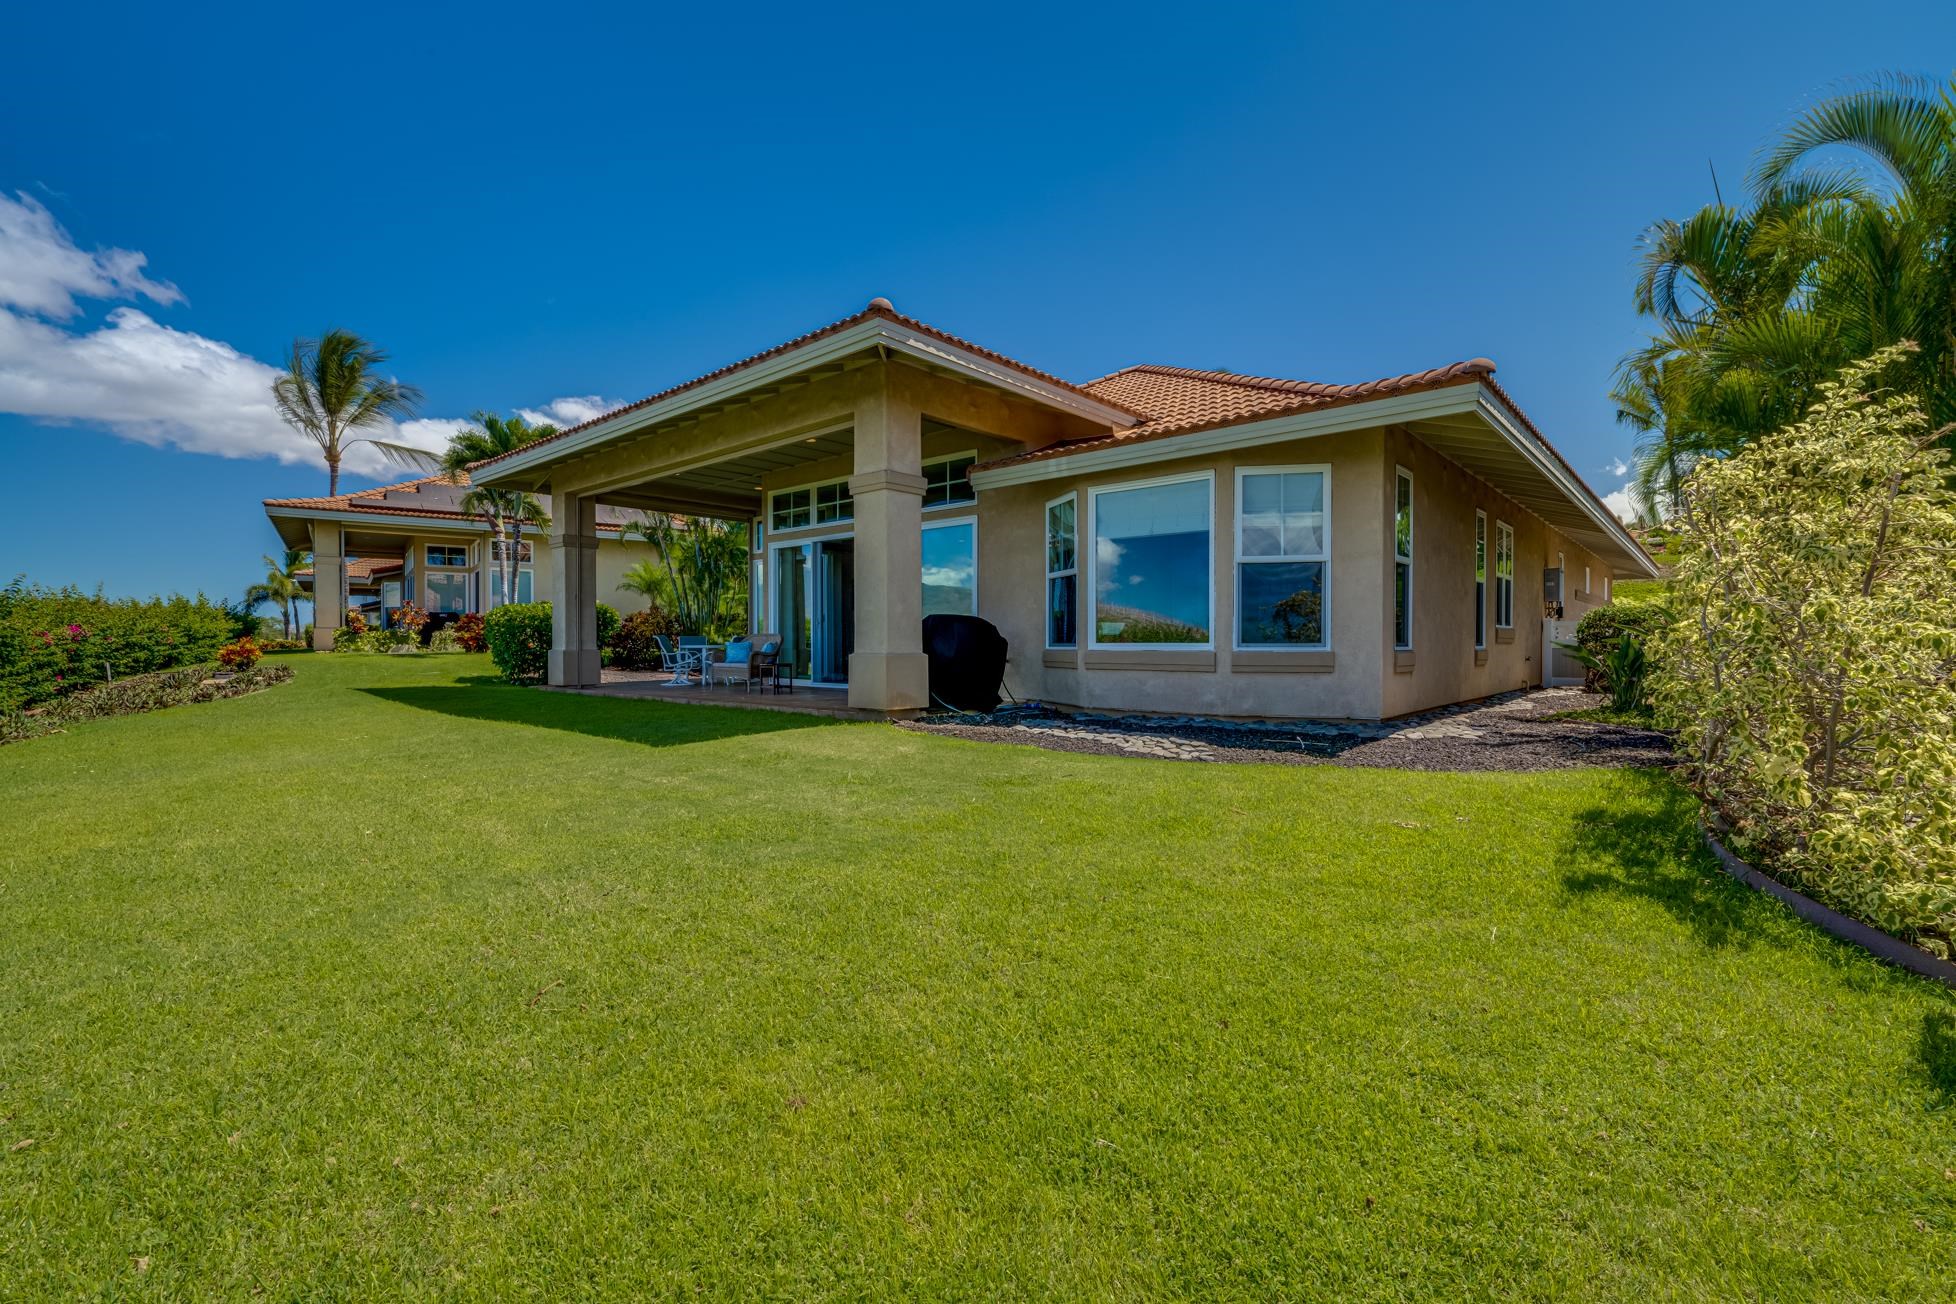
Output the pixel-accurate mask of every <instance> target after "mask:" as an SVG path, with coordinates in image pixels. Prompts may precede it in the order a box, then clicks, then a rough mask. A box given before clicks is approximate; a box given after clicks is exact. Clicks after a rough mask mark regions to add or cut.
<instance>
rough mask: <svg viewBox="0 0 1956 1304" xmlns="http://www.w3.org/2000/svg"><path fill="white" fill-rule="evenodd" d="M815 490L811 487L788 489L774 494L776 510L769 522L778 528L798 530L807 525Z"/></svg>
mask: <svg viewBox="0 0 1956 1304" xmlns="http://www.w3.org/2000/svg"><path fill="white" fill-rule="evenodd" d="M813 492H814V491H813V490H809V489H788V490H784V491H783V492H781V493H778V494H776V495H774V499H773V502H774V512H773V515H772V517H771V518H770V519H769V524H771V525H772V526H773V527H774V528H775V529H777V530H798V529H800V528H801V527H802V526H804V525H807V524H808V521H809V510H810V509H809V502H810V499H811V497H812V496H813Z"/></svg>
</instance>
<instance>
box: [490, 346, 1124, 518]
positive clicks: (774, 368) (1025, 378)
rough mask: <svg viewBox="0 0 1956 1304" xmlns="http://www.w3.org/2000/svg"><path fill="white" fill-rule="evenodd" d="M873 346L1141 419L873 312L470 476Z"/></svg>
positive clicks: (517, 481) (673, 416)
mask: <svg viewBox="0 0 1956 1304" xmlns="http://www.w3.org/2000/svg"><path fill="white" fill-rule="evenodd" d="M877 347H881V348H883V349H885V350H887V351H889V352H890V353H894V354H899V355H902V356H904V357H909V358H914V359H916V360H918V361H920V362H924V363H927V364H929V365H931V366H935V367H939V368H942V369H944V370H946V371H950V372H952V373H953V374H956V375H960V376H963V377H964V378H966V379H968V380H972V381H975V382H978V383H981V384H986V385H990V386H992V387H994V388H996V389H1000V390H1004V391H1005V392H1007V393H1010V394H1013V395H1016V396H1017V397H1019V398H1023V399H1026V400H1028V401H1029V402H1033V403H1037V404H1040V405H1042V406H1044V407H1049V408H1055V409H1058V410H1059V411H1062V412H1067V413H1070V414H1072V415H1074V416H1078V417H1083V418H1085V419H1086V420H1089V421H1092V422H1095V423H1097V424H1099V425H1104V426H1109V427H1113V428H1116V429H1125V428H1127V427H1129V426H1132V425H1135V424H1136V423H1137V421H1138V420H1139V419H1138V418H1137V417H1135V416H1134V415H1133V414H1132V413H1130V412H1128V411H1126V410H1124V409H1122V408H1118V407H1115V406H1113V405H1112V404H1108V403H1103V402H1100V401H1099V400H1097V399H1095V398H1093V397H1092V396H1091V395H1088V394H1084V393H1081V392H1080V391H1077V390H1074V389H1071V388H1069V387H1067V386H1064V385H1055V384H1052V383H1050V382H1047V381H1044V380H1041V379H1039V378H1038V377H1037V376H1032V375H1028V374H1027V373H1025V372H1023V371H1019V370H1018V369H1017V368H1014V367H1009V366H1006V365H1004V364H1003V363H999V362H995V361H993V360H992V359H990V358H987V357H985V356H983V355H982V354H979V353H974V352H972V351H970V350H967V349H961V348H958V347H957V346H955V345H953V344H949V343H947V342H945V341H943V340H940V339H937V338H935V337H934V336H931V335H927V334H925V333H923V332H921V331H914V330H911V329H909V328H907V327H905V326H903V325H901V324H899V323H896V322H891V321H886V320H884V319H883V318H880V317H872V318H870V319H869V320H867V321H864V322H860V323H858V324H856V325H854V326H851V327H848V328H847V329H845V330H840V331H837V332H836V333H835V334H833V335H826V336H823V337H822V338H820V339H816V340H810V341H809V342H808V343H806V344H802V345H798V346H796V347H795V348H792V349H789V350H787V351H786V352H784V353H779V354H776V355H774V356H772V357H768V358H763V359H762V360H761V361H759V362H756V363H754V364H752V365H751V366H747V367H743V368H741V369H740V370H739V371H736V372H733V373H731V374H729V375H725V376H721V377H718V378H716V379H714V380H711V381H708V382H707V383H705V384H703V385H698V386H695V387H694V388H692V389H688V390H686V391H684V392H683V393H679V394H674V395H672V396H671V397H669V398H665V399H661V400H659V401H658V402H656V403H650V404H647V405H646V406H644V407H637V408H631V409H629V410H626V411H622V412H619V413H618V414H617V415H616V416H613V417H607V418H604V419H602V420H600V421H598V422H596V423H595V424H593V425H591V426H589V427H588V428H586V429H584V430H581V431H579V432H578V433H577V434H575V435H572V436H570V437H569V438H566V439H560V440H553V441H551V442H550V443H547V444H539V445H536V446H535V447H533V448H529V449H524V450H522V451H520V452H517V453H515V454H514V455H512V456H510V457H509V458H507V459H506V460H504V461H501V462H497V463H495V464H494V465H493V466H485V467H481V468H480V469H479V470H478V471H477V473H476V474H475V476H474V479H475V481H476V482H477V483H479V484H483V485H492V486H504V487H508V486H511V485H515V486H517V487H528V486H529V484H530V483H531V482H534V481H536V480H537V479H538V478H539V476H538V473H539V472H541V471H545V470H547V469H548V468H550V467H553V466H556V465H558V464H560V463H562V462H565V461H568V460H570V459H571V458H574V457H579V456H582V455H583V454H585V453H588V452H590V451H591V450H592V449H594V448H596V447H598V446H600V445H602V444H605V443H608V442H610V441H611V440H613V439H616V438H619V437H620V436H622V435H627V434H632V433H634V432H638V431H642V430H645V429H647V428H649V427H652V426H658V425H662V424H664V423H666V422H669V421H677V420H680V419H682V418H684V417H686V416H688V415H690V414H692V413H694V412H697V411H699V410H700V409H702V408H710V407H716V406H718V405H720V404H723V403H726V402H729V401H730V400H733V399H736V398H738V397H739V396H740V395H742V394H743V393H745V392H746V391H748V390H751V389H758V388H762V387H764V386H767V385H772V384H777V383H779V382H780V381H783V380H786V379H787V378H789V377H791V376H793V375H796V374H797V373H799V372H803V371H807V370H810V369H812V368H815V367H821V366H826V365H828V364H830V363H834V362H839V361H841V360H842V359H844V358H847V357H850V356H853V355H855V354H858V353H862V352H865V351H866V350H869V349H874V348H877Z"/></svg>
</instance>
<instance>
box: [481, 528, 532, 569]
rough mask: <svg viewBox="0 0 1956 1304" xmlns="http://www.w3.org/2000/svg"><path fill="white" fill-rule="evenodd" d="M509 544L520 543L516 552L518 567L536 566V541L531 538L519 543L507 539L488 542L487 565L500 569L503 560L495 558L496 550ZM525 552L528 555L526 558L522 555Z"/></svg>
mask: <svg viewBox="0 0 1956 1304" xmlns="http://www.w3.org/2000/svg"><path fill="white" fill-rule="evenodd" d="M510 542H520V545H521V546H519V547H518V548H517V550H516V564H517V565H518V566H534V565H535V564H536V555H537V549H536V539H535V538H534V536H533V537H531V538H527V539H523V540H520V541H514V540H509V539H491V540H489V564H490V565H491V566H494V567H497V568H500V567H501V566H502V564H503V559H502V558H501V557H499V556H497V555H496V552H497V549H498V548H499V547H501V546H502V545H503V544H506V543H510ZM526 551H527V552H528V553H529V554H530V555H529V556H528V557H525V556H524V555H523V554H524V553H525V552H526Z"/></svg>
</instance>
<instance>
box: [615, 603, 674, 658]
mask: <svg viewBox="0 0 1956 1304" xmlns="http://www.w3.org/2000/svg"><path fill="white" fill-rule="evenodd" d="M681 632H682V631H681V629H680V625H679V622H678V620H676V619H674V618H673V616H672V614H671V613H670V612H668V611H667V610H666V609H665V608H663V607H659V606H654V607H651V608H649V609H647V610H645V611H634V612H633V613H632V614H631V615H629V616H627V617H625V619H624V621H623V623H621V624H620V625H619V626H618V632H617V633H616V634H613V635H612V636H611V640H610V642H609V643H608V644H606V646H607V648H608V649H609V650H610V652H611V660H612V664H614V665H617V666H620V667H622V668H624V669H626V670H657V669H659V668H660V666H661V665H662V664H663V662H662V659H661V653H660V651H659V639H660V638H662V637H663V638H676V637H678V636H679V634H680V633H681Z"/></svg>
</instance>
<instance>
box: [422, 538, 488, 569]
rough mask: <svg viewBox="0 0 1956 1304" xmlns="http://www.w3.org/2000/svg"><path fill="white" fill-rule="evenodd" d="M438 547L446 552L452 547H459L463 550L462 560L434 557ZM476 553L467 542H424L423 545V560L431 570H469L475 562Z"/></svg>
mask: <svg viewBox="0 0 1956 1304" xmlns="http://www.w3.org/2000/svg"><path fill="white" fill-rule="evenodd" d="M437 548H440V549H441V550H442V551H444V552H446V551H448V550H449V549H450V548H458V549H460V550H461V553H462V560H460V561H436V560H435V559H434V551H435V549H437ZM474 555H475V550H474V549H473V548H471V547H470V546H469V545H468V544H466V543H424V544H422V545H421V562H422V564H423V565H424V566H426V567H427V568H428V569H429V570H442V571H458V570H467V569H468V568H469V567H470V566H471V565H473V564H474Z"/></svg>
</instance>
